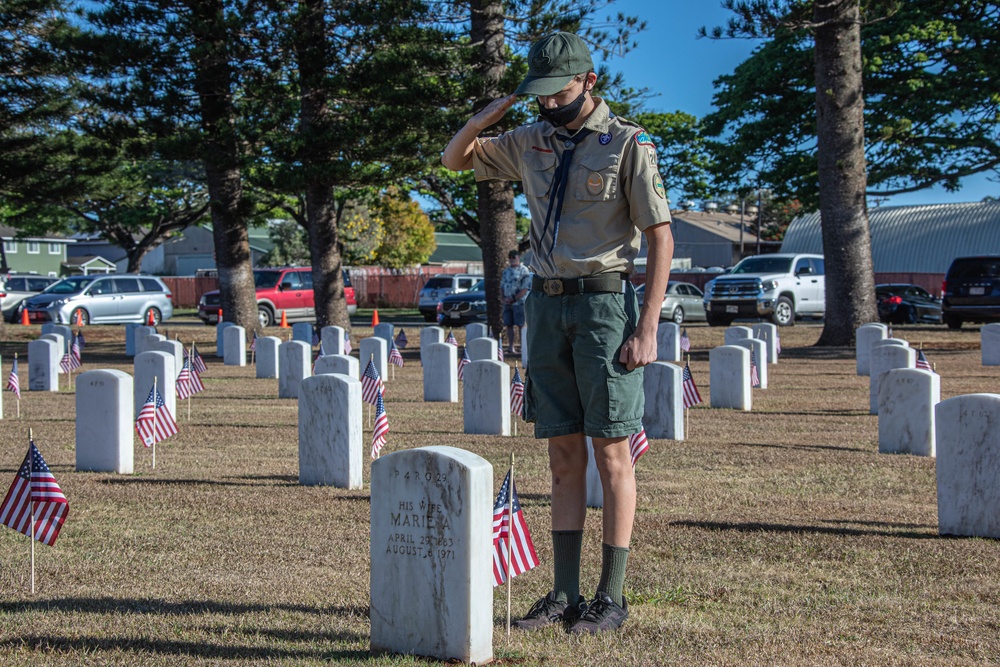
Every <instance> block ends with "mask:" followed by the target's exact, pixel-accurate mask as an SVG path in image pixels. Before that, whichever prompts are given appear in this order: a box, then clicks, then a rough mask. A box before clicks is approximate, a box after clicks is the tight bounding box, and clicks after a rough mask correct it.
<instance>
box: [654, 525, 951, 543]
mask: <svg viewBox="0 0 1000 667" xmlns="http://www.w3.org/2000/svg"><path fill="white" fill-rule="evenodd" d="M851 523H858V522H851ZM667 525H669V526H675V527H677V528H703V529H705V530H718V531H723V530H731V531H736V532H739V533H795V534H803V533H814V534H818V535H843V536H853V537H902V538H908V539H917V540H927V539H934V540H936V539H941V536H940V535H938V534H937V532H936V531H935V532H933V533H931V532H924V533H918V532H912V531H902V532H899V531H891V530H863V529H860V528H831V527H826V526H794V525H790V524H780V523H726V522H722V521H671V522H670V523H669V524H667ZM889 525H891V524H889Z"/></svg>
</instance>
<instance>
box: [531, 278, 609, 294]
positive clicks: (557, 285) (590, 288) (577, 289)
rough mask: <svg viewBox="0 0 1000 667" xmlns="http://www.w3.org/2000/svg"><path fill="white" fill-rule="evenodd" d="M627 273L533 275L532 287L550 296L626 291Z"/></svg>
mask: <svg viewBox="0 0 1000 667" xmlns="http://www.w3.org/2000/svg"><path fill="white" fill-rule="evenodd" d="M626 282H628V274H627V273H601V274H598V275H596V276H584V277H583V278H542V277H541V276H532V277H531V289H533V290H535V291H538V292H544V293H545V294H547V295H548V296H559V295H560V294H583V293H584V292H614V293H616V294H624V293H625V283H626Z"/></svg>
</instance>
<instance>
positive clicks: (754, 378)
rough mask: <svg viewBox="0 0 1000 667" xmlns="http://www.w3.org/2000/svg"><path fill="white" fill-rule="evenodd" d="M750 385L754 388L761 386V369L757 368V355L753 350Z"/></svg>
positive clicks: (751, 352) (751, 351)
mask: <svg viewBox="0 0 1000 667" xmlns="http://www.w3.org/2000/svg"><path fill="white" fill-rule="evenodd" d="M750 386H751V387H754V388H756V387H759V386H760V371H759V370H758V369H757V355H756V354H754V352H753V350H750Z"/></svg>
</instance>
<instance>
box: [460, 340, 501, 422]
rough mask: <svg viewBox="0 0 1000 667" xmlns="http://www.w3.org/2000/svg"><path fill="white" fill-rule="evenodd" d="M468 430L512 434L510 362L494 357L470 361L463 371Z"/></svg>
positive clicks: (464, 411) (463, 395) (465, 418)
mask: <svg viewBox="0 0 1000 667" xmlns="http://www.w3.org/2000/svg"><path fill="white" fill-rule="evenodd" d="M462 383H463V384H464V385H465V390H464V391H463V392H462V407H463V421H464V425H465V433H482V434H489V435H510V366H508V365H507V364H505V363H503V362H501V361H497V360H495V359H482V360H480V361H473V362H472V363H470V364H468V365H467V366H466V367H465V369H464V370H463V372H462Z"/></svg>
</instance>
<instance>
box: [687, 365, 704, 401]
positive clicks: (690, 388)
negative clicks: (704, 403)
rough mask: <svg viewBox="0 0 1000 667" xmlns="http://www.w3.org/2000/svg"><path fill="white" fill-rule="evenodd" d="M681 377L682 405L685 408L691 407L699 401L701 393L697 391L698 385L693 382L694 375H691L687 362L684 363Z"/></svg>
mask: <svg viewBox="0 0 1000 667" xmlns="http://www.w3.org/2000/svg"><path fill="white" fill-rule="evenodd" d="M682 377H683V379H684V382H683V383H682V386H683V389H684V407H685V409H686V408H693V407H694V406H696V405H698V404H699V403H701V394H699V393H698V387H697V386H696V385H695V383H694V376H693V375H691V366H690V365H689V364H684V375H683V376H682Z"/></svg>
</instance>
